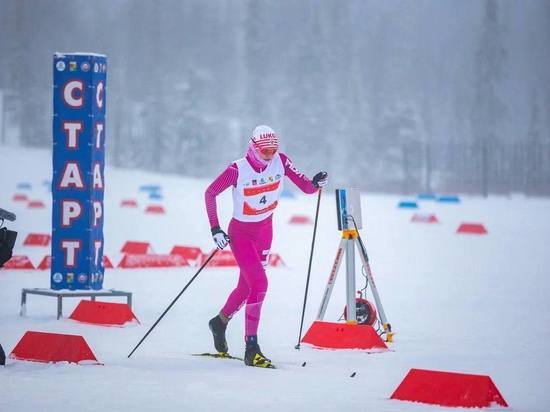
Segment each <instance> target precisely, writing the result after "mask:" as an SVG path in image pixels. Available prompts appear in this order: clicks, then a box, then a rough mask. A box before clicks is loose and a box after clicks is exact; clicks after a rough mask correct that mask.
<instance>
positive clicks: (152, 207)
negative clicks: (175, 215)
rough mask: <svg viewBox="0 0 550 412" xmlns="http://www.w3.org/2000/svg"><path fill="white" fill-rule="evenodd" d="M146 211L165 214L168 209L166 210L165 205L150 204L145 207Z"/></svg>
mask: <svg viewBox="0 0 550 412" xmlns="http://www.w3.org/2000/svg"><path fill="white" fill-rule="evenodd" d="M145 213H149V214H155V215H164V214H165V213H166V211H165V210H164V207H162V206H160V205H149V206H147V208H146V209H145Z"/></svg>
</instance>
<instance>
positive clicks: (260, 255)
mask: <svg viewBox="0 0 550 412" xmlns="http://www.w3.org/2000/svg"><path fill="white" fill-rule="evenodd" d="M278 156H280V159H281V162H282V165H283V166H284V176H287V177H288V178H289V179H290V180H291V181H292V182H293V183H294V184H295V185H296V186H298V187H299V188H300V190H302V191H303V192H304V193H308V194H310V193H315V192H316V191H317V189H316V188H315V186H314V185H313V183H312V182H311V180H309V179H308V178H307V177H306V176H305V175H304V174H303V173H300V172H299V171H298V170H297V169H296V168H295V167H294V166H293V164H292V161H291V160H290V159H289V158H288V157H287V156H286V155H285V154H284V153H279V154H278ZM244 159H245V160H246V161H247V162H248V164H249V165H250V166H251V167H252V169H253V172H252V174H254V173H257V174H259V173H261V172H262V171H264V170H265V169H266V168H267V167H269V164H270V162H268V163H266V162H265V161H262V160H261V159H259V158H258V157H257V156H256V154H255V152H254V149H253V148H252V146H250V147H249V149H248V151H247V153H246V156H245V158H244ZM243 161H244V160H243V159H241V160H239V161H236V162H234V163H232V164H231V165H230V166H229V167H228V168H227V169H225V171H224V172H223V173H222V174H220V175H219V176H218V177H217V178H216V179H215V180H214V181H213V182H212V183H211V184H210V186H208V188H207V189H206V192H205V195H204V198H205V202H206V211H207V214H208V219H209V221H210V227H216V226H219V222H218V216H217V210H216V196H217V195H219V194H220V193H221V192H223V191H224V190H225V189H227V188H228V187H229V186H233V190H234V191H235V190H237V187H238V184H237V183H238V181H239V180H238V179H239V167H238V165H237V163H238V162H241V164H242V162H243ZM273 161H278V160H277V157H276V158H274V160H272V161H271V162H273ZM246 166H248V165H246ZM252 176H253V175H252ZM279 178H281V177H279ZM252 182H254V183H253V184H254V185H255V184H256V180H252ZM258 182H259V180H258ZM268 185H269V183H268ZM268 185H264V186H261V184H260V183H258V186H254V187H253V188H252V190H254V189H258V190H262V189H261V188H262V187H267V186H268ZM239 190H241V189H239ZM244 190H245V191H246V190H251V189H244ZM235 199H236V198H235V193H234V204H233V207H234V209H236V208H237V207H238V206H240V205H237V204H236V200H235ZM276 205H277V201H275V202H274V203H272V204H271V206H270V207H268V208H266V209H264V211H265V210H268V209H269V212H271V213H272V211H273V209H274V208H275V207H276ZM247 207H248V206H247V204H246V202H245V209H246V208H247ZM235 211H236V210H234V212H235ZM271 213H270V214H269V216H267V217H266V218H264V219H263V220H259V221H252V222H251V221H246V222H245V221H241V220H238V219H237V218H236V217H233V219H231V222H230V223H229V229H228V235H229V239H230V247H231V250H232V251H233V255H234V256H235V259H236V260H237V263H238V265H239V268H240V274H239V281H238V283H237V287H236V288H235V289H234V290H233V291H232V292H231V293H230V295H229V297H228V298H227V302H226V303H225V305H224V306H223V308H222V310H221V313H222V314H223V315H224V316H225V317H226V318H231V317H232V316H233V315H234V314H235V313H236V312H237V311H238V310H239V309H240V308H241V307H242V306H243V305H244V304H245V303H246V312H245V335H246V336H252V335H256V334H257V331H258V324H259V322H260V313H261V309H262V303H263V301H264V297H265V294H266V291H267V276H266V273H265V266H266V265H267V261H268V256H269V250H270V249H271V241H272V238H273V230H272V214H271ZM237 216H238V214H237Z"/></svg>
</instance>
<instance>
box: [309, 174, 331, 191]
mask: <svg viewBox="0 0 550 412" xmlns="http://www.w3.org/2000/svg"><path fill="white" fill-rule="evenodd" d="M311 182H312V183H313V186H315V187H316V188H317V189H320V188H321V187H323V186H325V185H326V184H327V182H328V173H327V172H319V173H317V174H316V175H315V176H313V179H312V180H311Z"/></svg>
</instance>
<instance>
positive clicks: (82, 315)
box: [69, 300, 139, 326]
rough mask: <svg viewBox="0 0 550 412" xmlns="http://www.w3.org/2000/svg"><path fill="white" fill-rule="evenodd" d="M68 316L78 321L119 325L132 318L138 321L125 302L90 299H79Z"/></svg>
mask: <svg viewBox="0 0 550 412" xmlns="http://www.w3.org/2000/svg"><path fill="white" fill-rule="evenodd" d="M69 318H70V319H73V320H76V321H79V322H84V323H93V324H95V325H106V326H109V325H118V326H120V325H124V324H125V323H126V322H132V321H134V320H135V321H136V322H137V323H139V320H138V318H137V317H136V315H134V313H133V312H132V309H130V306H128V305H127V304H126V303H112V302H98V301H92V300H81V301H80V303H79V304H78V306H77V307H76V308H75V309H74V311H73V313H72V314H71V316H69Z"/></svg>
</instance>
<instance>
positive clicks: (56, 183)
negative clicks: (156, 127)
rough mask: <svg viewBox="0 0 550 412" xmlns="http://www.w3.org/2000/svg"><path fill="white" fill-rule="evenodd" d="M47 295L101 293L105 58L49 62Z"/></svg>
mask: <svg viewBox="0 0 550 412" xmlns="http://www.w3.org/2000/svg"><path fill="white" fill-rule="evenodd" d="M53 73H54V76H53V81H54V87H53V105H54V108H53V113H54V114H53V179H52V198H53V203H52V266H51V282H50V283H51V288H52V289H94V290H98V289H101V288H102V286H103V276H104V271H105V268H104V266H103V217H104V210H103V193H104V189H105V180H104V175H103V172H104V166H105V105H106V99H105V96H106V90H107V87H106V79H107V57H106V56H104V55H100V54H90V53H56V54H55V55H54V59H53Z"/></svg>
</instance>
